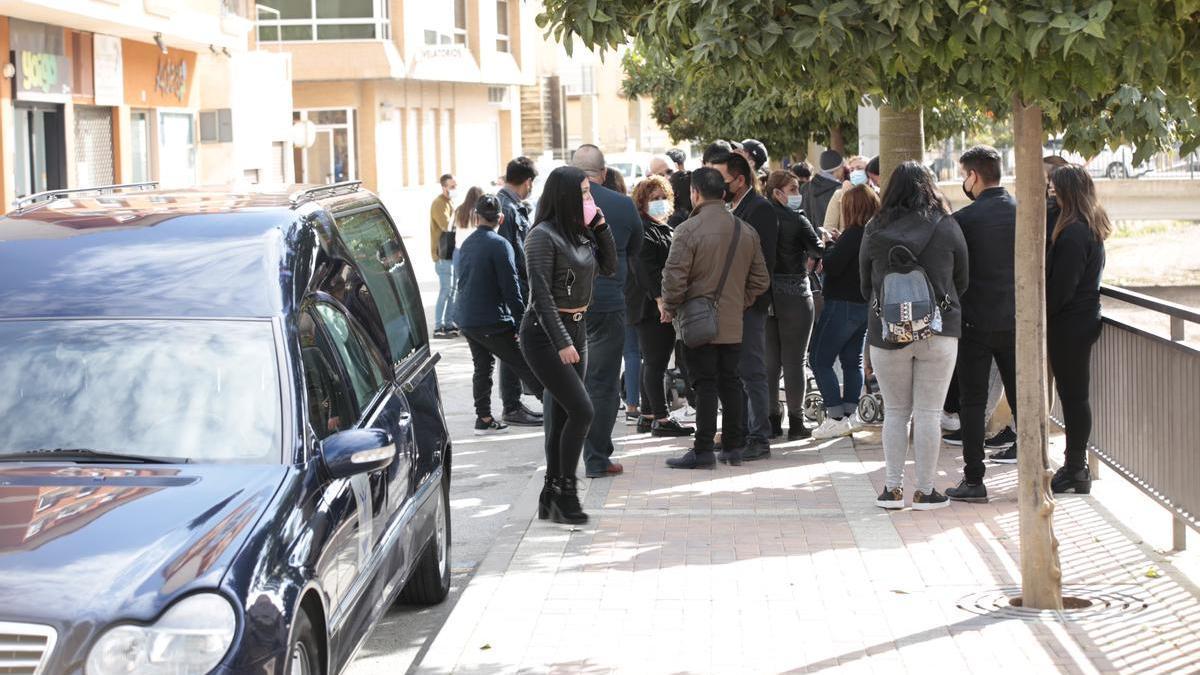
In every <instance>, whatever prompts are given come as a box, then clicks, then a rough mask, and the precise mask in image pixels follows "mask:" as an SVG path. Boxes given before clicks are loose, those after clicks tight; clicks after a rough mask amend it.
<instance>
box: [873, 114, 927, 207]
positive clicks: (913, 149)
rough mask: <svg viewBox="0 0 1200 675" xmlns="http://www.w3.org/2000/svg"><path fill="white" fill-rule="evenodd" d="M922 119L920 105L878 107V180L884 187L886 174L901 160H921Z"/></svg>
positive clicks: (923, 145)
mask: <svg viewBox="0 0 1200 675" xmlns="http://www.w3.org/2000/svg"><path fill="white" fill-rule="evenodd" d="M924 157H925V121H924V118H923V116H922V114H921V109H920V108H917V109H916V110H897V109H895V108H892V107H890V106H883V107H882V108H880V109H879V171H880V174H879V176H880V177H879V180H880V182H882V183H883V185H882V186H881V187H887V181H888V178H889V177H890V176H891V175H892V171H894V170H895V169H896V167H897V166H900V164H902V163H904V162H906V161H908V160H910V159H911V160H913V161H916V162H920V163H922V164H924V163H925V162H924Z"/></svg>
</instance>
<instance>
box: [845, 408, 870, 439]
mask: <svg viewBox="0 0 1200 675" xmlns="http://www.w3.org/2000/svg"><path fill="white" fill-rule="evenodd" d="M844 421H845V422H846V424H847V425H849V426H850V433H852V434H853V433H856V432H859V431H862V430H863V429H864V428H866V426H867V423H866V422H864V421H862V419H861V418H860V417H859V416H858V413H854V414H853V415H849V416H847V417H846V419H845V420H844Z"/></svg>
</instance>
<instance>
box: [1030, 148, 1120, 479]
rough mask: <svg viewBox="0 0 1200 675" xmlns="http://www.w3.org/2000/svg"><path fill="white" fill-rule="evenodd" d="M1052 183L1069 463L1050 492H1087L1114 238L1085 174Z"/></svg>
mask: <svg viewBox="0 0 1200 675" xmlns="http://www.w3.org/2000/svg"><path fill="white" fill-rule="evenodd" d="M1050 182H1051V183H1052V184H1053V186H1054V195H1055V198H1056V201H1057V202H1058V207H1059V209H1060V215H1059V217H1058V220H1057V222H1056V223H1055V225H1054V231H1053V233H1052V234H1051V238H1050V242H1051V243H1050V253H1049V255H1048V256H1047V260H1046V275H1047V280H1046V329H1047V330H1046V333H1047V338H1048V343H1049V344H1048V347H1049V357H1050V369H1051V371H1053V373H1054V387H1055V389H1056V390H1057V391H1058V398H1059V401H1061V403H1062V410H1063V421H1064V422H1065V426H1066V436H1067V448H1066V461H1065V462H1064V463H1063V466H1062V468H1060V469H1059V470H1058V472H1056V473H1055V474H1054V478H1053V479H1052V480H1051V481H1050V487H1051V489H1052V490H1053V491H1054V492H1056V493H1060V492H1075V493H1078V494H1087V493H1089V492H1091V490H1092V475H1091V471H1090V470H1089V469H1088V465H1087V444H1088V437H1089V436H1091V433H1092V407H1091V404H1090V402H1089V401H1088V384H1089V379H1090V373H1089V371H1088V362H1089V359H1090V358H1091V355H1092V347H1093V346H1094V345H1095V344H1096V340H1098V339H1100V277H1101V276H1102V275H1103V274H1104V240H1105V239H1107V238H1108V235H1109V234H1111V233H1112V223H1111V222H1110V221H1109V219H1108V214H1107V213H1105V211H1104V207H1103V206H1101V205H1100V203H1099V202H1098V201H1097V200H1096V186H1095V184H1094V183H1092V178H1091V176H1089V175H1088V173H1087V170H1086V169H1084V168H1082V167H1077V166H1064V167H1061V168H1058V169H1055V171H1054V172H1053V173H1052V174H1050Z"/></svg>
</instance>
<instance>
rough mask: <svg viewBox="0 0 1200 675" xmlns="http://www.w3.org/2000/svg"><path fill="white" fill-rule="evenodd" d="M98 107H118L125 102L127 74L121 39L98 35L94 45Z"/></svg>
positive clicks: (94, 70)
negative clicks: (125, 72)
mask: <svg viewBox="0 0 1200 675" xmlns="http://www.w3.org/2000/svg"><path fill="white" fill-rule="evenodd" d="M92 63H93V68H92V69H93V73H94V75H93V77H94V78H95V90H96V105H103V106H118V105H121V104H122V103H124V102H125V79H124V78H125V74H124V65H123V62H122V59H121V38H118V37H113V36H111V35H100V34H97V35H96V36H95V37H94V41H93V43H92Z"/></svg>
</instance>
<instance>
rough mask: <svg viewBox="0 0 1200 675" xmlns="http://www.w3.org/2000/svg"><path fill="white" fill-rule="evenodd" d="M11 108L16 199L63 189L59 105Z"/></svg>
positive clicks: (64, 175)
mask: <svg viewBox="0 0 1200 675" xmlns="http://www.w3.org/2000/svg"><path fill="white" fill-rule="evenodd" d="M13 109H14V113H15V115H14V116H15V118H16V119H15V123H14V125H13V127H14V140H15V146H16V147H15V153H14V155H13V157H14V162H13V165H14V169H15V171H14V174H15V187H16V191H17V196H18V197H23V196H25V195H30V194H33V193H35V192H43V191H46V190H61V189H63V188H65V187H67V172H66V139H65V137H64V134H65V133H66V131H65V127H64V125H63V111H62V106H60V105H44V104H38V105H31V104H28V103H15V104H14V105H13Z"/></svg>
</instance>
